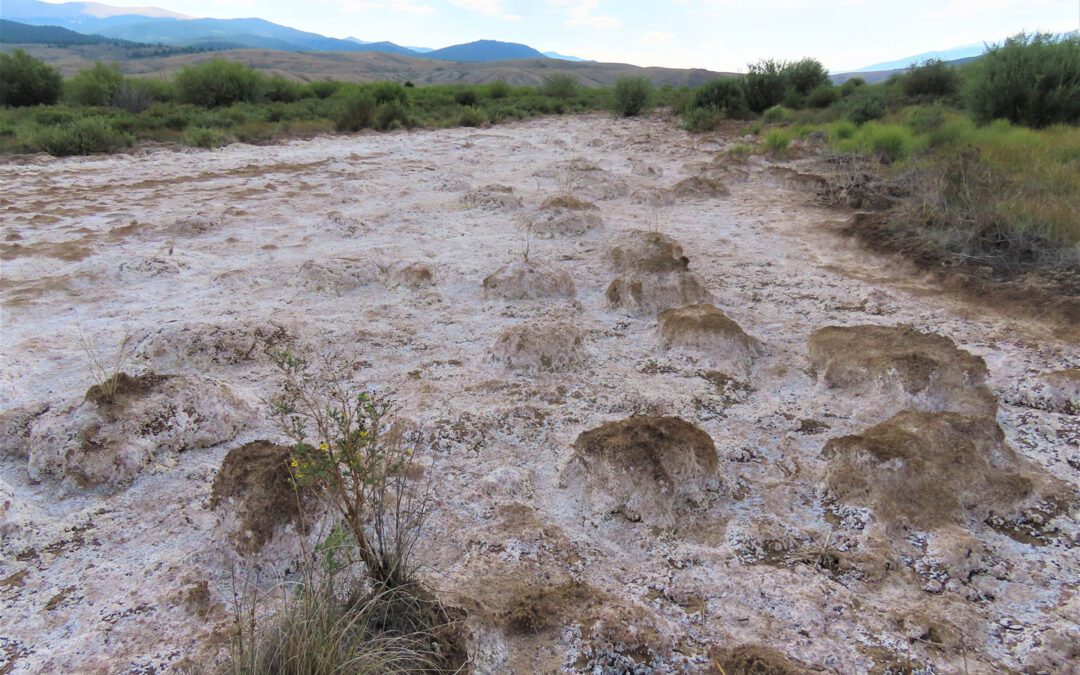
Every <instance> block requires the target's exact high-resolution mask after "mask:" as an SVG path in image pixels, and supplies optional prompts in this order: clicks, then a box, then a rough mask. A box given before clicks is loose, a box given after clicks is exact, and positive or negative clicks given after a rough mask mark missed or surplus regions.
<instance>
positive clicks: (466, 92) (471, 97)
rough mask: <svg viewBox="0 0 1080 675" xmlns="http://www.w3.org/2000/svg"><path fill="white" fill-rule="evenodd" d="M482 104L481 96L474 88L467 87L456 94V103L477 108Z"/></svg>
mask: <svg viewBox="0 0 1080 675" xmlns="http://www.w3.org/2000/svg"><path fill="white" fill-rule="evenodd" d="M479 102H480V95H479V94H478V93H476V90H475V89H473V88H472V87H466V88H465V89H462V90H461V91H459V92H458V93H456V94H454V103H457V104H458V105H464V106H475V105H476V104H477V103H479Z"/></svg>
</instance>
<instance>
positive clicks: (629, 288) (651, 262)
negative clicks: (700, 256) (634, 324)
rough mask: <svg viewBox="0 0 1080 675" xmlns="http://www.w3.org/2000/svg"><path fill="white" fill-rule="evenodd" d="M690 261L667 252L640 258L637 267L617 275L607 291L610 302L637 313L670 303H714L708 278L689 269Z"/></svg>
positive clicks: (657, 310)
mask: <svg viewBox="0 0 1080 675" xmlns="http://www.w3.org/2000/svg"><path fill="white" fill-rule="evenodd" d="M687 262H688V261H686V260H685V259H683V260H674V259H672V258H669V257H667V256H653V257H651V258H646V259H644V260H640V261H638V263H637V265H636V266H635V268H634V269H631V270H630V271H628V272H624V273H623V274H620V275H619V276H618V277H616V278H615V280H614V281H612V282H611V284H610V285H609V286H608V288H607V291H606V292H605V297H606V298H607V301H608V305H610V306H611V307H612V308H615V309H622V310H624V311H627V312H629V313H630V314H635V315H646V314H654V313H656V312H660V311H663V310H665V309H669V308H671V307H682V306H684V305H697V304H712V303H713V302H714V298H713V294H712V293H711V292H710V291H709V289H708V287H707V286H706V285H705V280H704V279H702V278H701V277H700V276H698V275H697V274H695V273H693V272H691V271H689V270H688V269H687Z"/></svg>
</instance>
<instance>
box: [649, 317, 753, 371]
mask: <svg viewBox="0 0 1080 675" xmlns="http://www.w3.org/2000/svg"><path fill="white" fill-rule="evenodd" d="M657 329H658V332H659V334H660V342H661V344H662V345H663V346H664V347H665V348H667V349H684V350H687V351H692V352H696V353H700V354H703V355H705V356H707V357H709V358H710V359H711V360H714V361H716V362H718V363H719V364H721V369H722V370H723V369H725V368H731V369H733V370H738V371H742V372H746V371H749V369H750V367H751V366H752V365H753V361H754V357H755V356H756V355H757V354H758V353H759V351H760V349H761V345H760V344H759V343H758V341H757V340H755V339H754V338H752V337H750V336H749V335H747V334H746V333H745V332H744V331H743V329H742V328H741V327H740V326H739V324H737V323H735V322H734V321H732V320H731V319H730V318H728V316H727V315H726V314H724V313H723V312H721V311H720V310H719V309H717V308H716V307H714V306H712V305H688V306H686V307H678V308H674V309H667V310H664V311H662V312H660V315H659V316H658V317H657Z"/></svg>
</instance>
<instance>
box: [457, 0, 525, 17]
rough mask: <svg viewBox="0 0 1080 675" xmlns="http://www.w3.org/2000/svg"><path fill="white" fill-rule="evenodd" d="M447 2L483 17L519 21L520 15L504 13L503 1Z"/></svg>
mask: <svg viewBox="0 0 1080 675" xmlns="http://www.w3.org/2000/svg"><path fill="white" fill-rule="evenodd" d="M449 2H450V4H451V5H454V6H455V7H460V8H462V9H467V10H469V11H470V12H476V13H477V14H483V15H484V16H492V17H495V18H497V19H504V20H506V21H520V20H521V16H520V15H518V14H510V13H509V12H507V11H506V5H505V3H504V2H503V0H449Z"/></svg>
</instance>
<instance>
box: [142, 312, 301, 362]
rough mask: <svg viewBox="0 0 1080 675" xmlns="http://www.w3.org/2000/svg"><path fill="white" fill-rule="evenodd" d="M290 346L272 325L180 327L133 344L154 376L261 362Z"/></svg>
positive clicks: (152, 333) (284, 334)
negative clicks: (270, 353) (154, 373)
mask: <svg viewBox="0 0 1080 675" xmlns="http://www.w3.org/2000/svg"><path fill="white" fill-rule="evenodd" d="M291 342H292V336H290V335H289V332H288V330H286V328H285V326H282V325H280V324H275V323H265V324H261V323H259V324H256V323H244V322H231V323H203V322H196V323H183V324H171V325H166V326H161V327H157V328H154V329H152V330H151V331H149V332H147V333H146V334H144V335H143V336H142V337H141V338H138V341H137V342H136V344H135V357H136V358H137V359H140V360H141V361H143V362H144V363H146V364H147V365H148V366H149V367H150V368H151V370H154V371H157V372H173V373H175V372H184V371H191V372H204V371H205V370H206V369H207V368H210V367H213V366H234V365H239V364H243V363H252V362H254V361H255V360H257V359H261V358H263V357H264V355H265V354H266V352H267V350H272V349H280V348H282V347H284V346H286V345H288V344H289V343H291Z"/></svg>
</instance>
